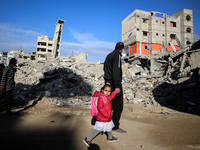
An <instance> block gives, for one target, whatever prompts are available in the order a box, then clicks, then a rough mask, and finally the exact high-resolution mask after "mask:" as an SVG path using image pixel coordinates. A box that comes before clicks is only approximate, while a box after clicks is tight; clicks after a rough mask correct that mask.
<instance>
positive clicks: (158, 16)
mask: <svg viewBox="0 0 200 150" xmlns="http://www.w3.org/2000/svg"><path fill="white" fill-rule="evenodd" d="M122 42H123V43H124V45H125V49H124V51H125V53H127V54H128V55H133V54H134V53H138V54H148V55H149V54H157V53H160V52H163V51H168V52H169V51H177V50H180V49H182V48H184V47H186V46H187V45H189V44H190V43H192V42H193V12H192V10H189V9H181V10H179V11H178V12H177V13H175V14H173V15H172V16H168V15H167V14H165V13H161V12H155V11H151V12H148V11H142V10H135V11H134V12H132V13H131V14H130V15H129V16H127V17H126V18H125V19H124V20H123V21H122Z"/></svg>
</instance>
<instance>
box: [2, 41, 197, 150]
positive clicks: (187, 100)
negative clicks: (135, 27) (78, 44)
mask: <svg viewBox="0 0 200 150" xmlns="http://www.w3.org/2000/svg"><path fill="white" fill-rule="evenodd" d="M199 51H200V49H199V41H198V42H197V43H194V44H193V45H191V47H188V48H185V49H183V50H180V51H177V52H176V53H169V54H161V55H157V56H148V57H147V56H144V55H143V56H142V57H141V56H139V55H133V56H131V57H129V58H125V59H124V60H123V89H124V103H125V108H124V112H123V117H122V121H121V122H122V123H121V124H122V127H123V128H125V129H127V130H128V133H127V134H123V135H120V134H116V135H117V136H118V137H119V139H120V141H119V142H118V143H117V145H109V144H104V145H103V143H104V142H105V139H104V138H103V136H100V137H98V138H97V139H95V143H98V145H99V146H100V147H101V149H119V147H120V149H127V150H129V149H132V148H135V149H149V150H152V149H155V150H160V149H163V150H168V149H172V150H174V149H176V150H179V149H187V150H190V149H191V150H192V149H200V147H199V146H200V142H199V138H200V137H199V135H200V134H199V133H198V132H199V131H200V130H199V122H200V120H199V115H200V101H199V96H200V95H199V93H200V86H199V85H200V84H199V83H200V71H199V68H200V63H199V58H200V54H199ZM86 56H87V54H80V53H79V54H77V55H75V56H69V57H58V58H56V59H52V60H48V61H33V60H26V61H19V62H18V64H17V71H16V76H15V80H16V88H15V91H14V100H15V107H14V111H15V112H16V115H14V116H5V115H4V114H3V112H4V107H3V105H1V126H2V127H1V130H0V135H6V138H5V140H4V142H5V145H3V146H2V147H0V149H8V148H9V147H11V149H12V148H14V149H15V148H17V149H18V148H21V149H22V150H23V149H30V150H31V149H55V148H58V149H59V148H60V149H63V145H65V144H66V147H68V148H69V149H80V147H81V148H83V149H86V147H84V146H85V145H83V143H82V139H83V138H84V136H88V134H89V133H90V132H91V131H92V126H91V125H90V119H91V117H90V115H89V108H90V103H91V96H92V94H93V93H94V91H95V90H100V88H101V86H102V85H103V84H104V79H103V74H104V72H103V63H102V62H86ZM1 101H3V100H1ZM52 126H54V127H52ZM35 127H36V128H35ZM34 129H37V131H35V130H34ZM64 130H66V132H67V133H65V132H63V131H64ZM12 133H13V135H14V136H13V137H15V136H16V137H17V139H13V137H12V136H11V135H12ZM45 134H46V135H47V136H45ZM32 135H33V136H32ZM11 137H12V138H11ZM38 137H41V138H42V139H41V138H39V139H38ZM2 138H3V137H2ZM10 138H11V141H12V143H13V144H14V145H12V146H10V145H9V144H8V143H7V142H8V141H9V140H8V139H10ZM20 138H22V139H23V140H24V141H25V142H24V146H22V145H23V144H22V142H21V141H19V139H20ZM69 138H70V139H69ZM59 139H60V140H59ZM127 139H128V140H127ZM31 141H35V143H33V142H31ZM49 141H50V143H51V144H50V145H51V147H49V146H50V145H48V144H45V143H46V142H47V143H48V142H49ZM54 141H56V142H55V144H56V143H57V144H58V145H56V146H55V145H54V144H52V142H53V143H54ZM132 141H134V142H132ZM80 142H81V143H80ZM76 143H78V144H76ZM100 143H101V144H100ZM29 144H30V146H31V147H29ZM96 146H97V145H96ZM27 147H28V148H27Z"/></svg>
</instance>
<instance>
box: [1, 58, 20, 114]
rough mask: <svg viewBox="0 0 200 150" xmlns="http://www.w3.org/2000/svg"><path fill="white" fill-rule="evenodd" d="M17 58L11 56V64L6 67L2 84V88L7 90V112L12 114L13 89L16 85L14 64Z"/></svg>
mask: <svg viewBox="0 0 200 150" xmlns="http://www.w3.org/2000/svg"><path fill="white" fill-rule="evenodd" d="M16 63H17V61H16V59H15V58H11V59H10V62H9V65H8V66H7V67H6V68H5V69H4V71H3V75H2V78H1V84H0V90H1V91H3V90H4V91H5V100H6V102H7V104H6V114H12V113H13V112H12V111H11V108H12V104H13V90H14V87H15V81H14V76H15V69H14V66H16Z"/></svg>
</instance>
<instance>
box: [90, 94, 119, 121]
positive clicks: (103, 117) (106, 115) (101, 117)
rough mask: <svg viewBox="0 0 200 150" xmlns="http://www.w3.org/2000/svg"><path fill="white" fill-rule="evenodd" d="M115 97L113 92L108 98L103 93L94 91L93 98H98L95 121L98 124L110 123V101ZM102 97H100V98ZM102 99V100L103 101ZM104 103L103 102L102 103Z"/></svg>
mask: <svg viewBox="0 0 200 150" xmlns="http://www.w3.org/2000/svg"><path fill="white" fill-rule="evenodd" d="M116 95H117V93H116V92H115V91H113V92H112V93H111V95H110V96H109V97H106V96H105V95H104V94H103V93H101V92H99V91H95V93H94V96H98V97H99V99H98V102H97V109H98V113H97V117H96V119H97V121H99V122H110V121H111V120H112V103H111V101H112V100H113V98H114V97H115V96H116ZM100 96H102V97H100ZM103 97H104V99H103ZM104 101H105V102H104Z"/></svg>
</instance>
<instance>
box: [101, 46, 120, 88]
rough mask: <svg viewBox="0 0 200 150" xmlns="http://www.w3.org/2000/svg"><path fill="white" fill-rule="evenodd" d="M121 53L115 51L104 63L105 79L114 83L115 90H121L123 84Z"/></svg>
mask: <svg viewBox="0 0 200 150" xmlns="http://www.w3.org/2000/svg"><path fill="white" fill-rule="evenodd" d="M121 56H122V55H121V53H120V52H119V50H117V49H115V50H114V51H113V52H111V53H110V54H108V55H107V57H106V60H105V62H104V68H103V69H104V79H105V81H110V82H112V83H113V85H114V88H119V87H120V85H121V82H122V62H121Z"/></svg>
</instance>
